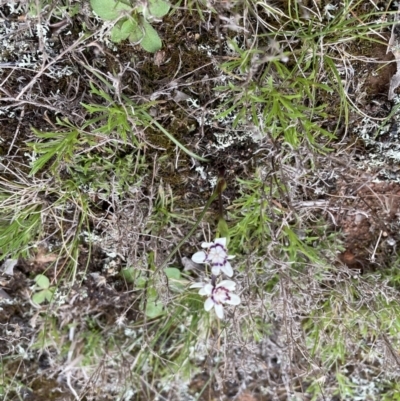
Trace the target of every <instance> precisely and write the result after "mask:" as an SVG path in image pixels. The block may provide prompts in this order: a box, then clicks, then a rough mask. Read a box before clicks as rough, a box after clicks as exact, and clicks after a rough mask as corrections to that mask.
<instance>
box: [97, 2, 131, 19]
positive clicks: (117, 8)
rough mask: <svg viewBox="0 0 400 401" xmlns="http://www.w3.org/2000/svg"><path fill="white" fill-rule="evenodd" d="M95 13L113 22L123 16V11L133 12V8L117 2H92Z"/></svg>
mask: <svg viewBox="0 0 400 401" xmlns="http://www.w3.org/2000/svg"><path fill="white" fill-rule="evenodd" d="M90 5H91V6H92V9H93V11H94V12H95V13H96V14H97V15H98V16H99V17H100V18H102V19H103V20H106V21H112V20H114V19H117V18H118V17H119V16H120V15H121V11H124V10H125V11H132V7H131V6H129V5H127V4H125V3H122V2H120V1H115V0H90Z"/></svg>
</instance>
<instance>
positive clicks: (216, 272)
mask: <svg viewBox="0 0 400 401" xmlns="http://www.w3.org/2000/svg"><path fill="white" fill-rule="evenodd" d="M211 273H212V274H213V275H214V276H219V275H220V273H221V266H216V265H215V266H212V267H211Z"/></svg>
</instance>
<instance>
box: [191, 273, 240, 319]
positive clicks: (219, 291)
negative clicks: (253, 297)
mask: <svg viewBox="0 0 400 401" xmlns="http://www.w3.org/2000/svg"><path fill="white" fill-rule="evenodd" d="M199 287H200V291H199V294H200V295H205V296H208V298H207V300H206V302H205V303H204V309H205V310H206V311H207V312H209V311H210V310H211V309H212V308H214V309H215V313H216V315H217V316H218V317H219V318H220V319H223V318H224V307H223V304H229V305H239V304H240V297H239V296H238V295H236V294H233V293H232V291H234V290H235V288H236V283H235V282H234V281H230V280H223V281H221V282H220V283H219V284H217V285H216V286H213V285H212V284H203V283H195V284H192V285H191V286H190V288H199Z"/></svg>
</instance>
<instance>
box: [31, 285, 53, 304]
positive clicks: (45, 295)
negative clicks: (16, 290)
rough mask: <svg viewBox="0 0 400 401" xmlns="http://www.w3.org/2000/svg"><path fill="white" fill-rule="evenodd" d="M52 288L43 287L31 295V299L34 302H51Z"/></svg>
mask: <svg viewBox="0 0 400 401" xmlns="http://www.w3.org/2000/svg"><path fill="white" fill-rule="evenodd" d="M53 294H54V288H48V289H44V290H42V291H38V292H36V293H35V294H33V295H32V301H33V302H35V303H36V304H39V305H40V304H42V303H43V302H44V301H47V302H51V300H52V299H53Z"/></svg>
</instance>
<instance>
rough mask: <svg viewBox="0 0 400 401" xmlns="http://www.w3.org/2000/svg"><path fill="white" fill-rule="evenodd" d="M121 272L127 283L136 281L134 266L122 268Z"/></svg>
mask: <svg viewBox="0 0 400 401" xmlns="http://www.w3.org/2000/svg"><path fill="white" fill-rule="evenodd" d="M120 274H121V276H122V278H123V279H124V280H125V281H126V282H127V283H134V282H135V269H134V268H133V267H128V268H127V269H123V270H121V273H120Z"/></svg>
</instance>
